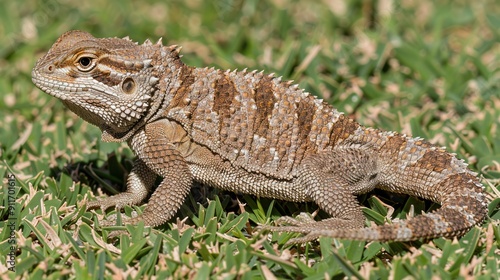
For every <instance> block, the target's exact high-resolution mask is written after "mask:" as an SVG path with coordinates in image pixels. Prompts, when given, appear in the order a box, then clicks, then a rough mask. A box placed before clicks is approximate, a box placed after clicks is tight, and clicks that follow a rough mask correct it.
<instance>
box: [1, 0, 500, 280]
mask: <svg viewBox="0 0 500 280" xmlns="http://www.w3.org/2000/svg"><path fill="white" fill-rule="evenodd" d="M71 29H81V30H85V31H88V32H90V33H92V34H93V35H94V36H96V37H113V36H117V37H124V36H129V37H130V38H132V39H133V40H136V41H139V42H142V41H144V40H145V39H147V38H150V39H151V40H153V41H155V40H157V39H158V38H160V37H163V42H164V44H178V45H181V46H183V51H182V53H183V54H184V57H183V60H184V62H185V63H187V64H190V65H194V66H200V67H205V66H214V67H217V68H223V69H235V68H237V69H243V68H249V69H251V70H253V69H258V70H265V71H266V72H274V73H276V74H277V75H280V76H283V77H284V79H293V80H295V81H296V82H297V83H299V84H300V86H302V87H303V88H305V89H307V90H308V91H309V92H311V93H312V94H315V95H317V96H319V97H321V98H324V99H325V100H327V101H328V102H330V103H332V104H333V105H334V106H335V107H336V108H338V109H339V110H340V111H343V112H345V113H346V114H348V115H349V116H351V117H352V118H354V119H356V120H357V121H359V122H360V123H361V124H363V125H366V126H372V127H377V128H381V129H386V130H393V131H399V132H403V133H406V134H411V135H414V136H420V137H424V138H426V139H428V140H430V141H431V142H433V143H436V144H438V145H441V146H446V147H447V148H448V150H449V151H451V152H454V153H457V155H458V157H460V158H463V159H465V160H466V161H467V162H468V163H470V167H471V169H473V170H475V171H476V172H478V173H480V175H481V176H483V177H484V178H485V179H484V180H483V183H484V184H485V185H486V187H487V191H488V192H489V195H490V197H491V198H492V202H491V204H490V218H489V219H488V220H487V222H486V223H485V224H484V225H483V226H482V227H481V228H478V229H474V230H472V231H471V232H470V233H468V234H467V235H466V236H465V237H464V238H462V239H461V240H460V241H456V240H455V241H450V240H445V239H436V240H433V241H431V242H424V243H422V242H413V243H397V242H396V243H365V242H352V241H339V240H333V241H332V240H331V239H328V238H322V239H320V241H319V242H313V243H311V244H307V245H306V246H293V247H283V245H282V244H283V243H284V242H286V240H288V239H289V238H291V237H293V235H286V234H282V235H278V234H273V235H271V239H270V240H268V239H267V238H265V236H264V237H263V236H258V235H251V233H252V227H253V226H254V225H255V224H256V223H265V222H270V221H272V220H274V219H275V218H276V217H279V216H280V215H291V214H297V213H298V212H300V211H308V212H312V211H314V210H316V209H317V207H316V206H315V205H314V204H294V203H275V202H273V201H272V200H266V199H257V198H255V197H248V196H243V197H238V198H239V200H236V199H235V197H234V196H232V195H229V194H226V193H222V194H219V195H220V196H215V194H217V193H218V192H217V191H216V190H211V189H206V188H203V187H199V188H196V189H195V191H193V194H192V195H190V197H189V198H188V199H187V201H186V203H185V205H184V206H183V208H182V209H181V210H180V211H179V213H178V217H179V218H180V219H183V218H185V217H189V219H188V220H187V221H185V222H181V221H177V222H175V221H173V223H171V224H167V225H165V226H164V227H162V228H160V230H152V231H151V232H150V235H149V236H148V237H147V238H143V237H142V235H143V232H144V231H148V232H149V231H150V230H148V229H144V228H141V227H140V226H139V227H134V228H130V231H131V236H130V237H124V238H122V239H120V240H119V241H118V242H116V243H112V242H108V243H106V242H104V241H103V240H102V238H103V237H104V238H106V233H104V234H103V233H101V232H100V231H96V230H95V228H94V226H93V223H95V222H96V217H97V215H100V211H97V212H98V213H97V214H96V213H90V212H89V213H86V212H85V211H84V208H82V207H78V206H76V205H77V203H81V202H80V201H82V200H83V198H84V197H88V196H93V194H92V193H93V192H94V193H97V194H99V193H101V192H102V191H104V192H106V193H108V194H109V193H113V192H116V189H117V188H118V189H120V188H121V187H122V186H123V184H124V180H125V178H126V174H127V170H129V169H130V167H131V161H132V159H133V154H132V153H131V151H130V150H129V149H128V148H127V147H126V145H124V144H110V143H102V142H101V141H100V132H99V130H98V129H96V128H95V127H92V126H90V125H88V124H86V123H84V122H82V121H81V120H80V119H78V118H77V117H76V116H75V115H74V114H72V113H70V112H68V111H67V110H65V109H64V106H62V104H60V102H59V101H57V100H55V99H54V98H51V97H49V96H48V95H46V94H44V93H42V92H41V91H39V90H38V89H36V88H35V87H34V86H33V84H32V83H31V79H30V71H31V67H32V66H33V65H34V63H35V61H36V59H37V58H38V57H40V56H41V55H42V54H43V53H44V52H46V51H47V50H48V49H49V48H50V46H51V45H52V43H53V42H54V41H55V40H56V39H57V38H58V37H59V35H60V34H62V33H64V32H65V31H67V30H71ZM499 69H500V4H498V3H497V1H494V0H480V1H474V2H473V3H471V2H470V1H446V0H439V1H429V0H423V1H415V0H403V1H392V0H378V1H377V0H371V1H360V0H352V1H341V0H323V1H306V0H296V1H292V0H274V1H258V0H254V1H251V0H246V1H244V0H236V1H200V0H187V1H176V0H174V1H118V0H113V1H107V2H105V3H103V1H97V0H90V1H75V0H64V1H63V0H48V1H35V0H25V1H3V2H2V7H1V9H0V153H1V154H0V157H1V159H2V162H0V176H1V177H2V178H5V177H6V176H7V174H14V175H15V176H16V178H17V182H16V184H17V194H16V196H17V203H16V211H17V212H16V219H17V225H18V228H19V231H18V233H17V241H18V251H17V253H18V255H17V272H18V274H17V275H18V276H17V277H18V278H26V277H28V276H30V277H32V278H37V277H43V278H50V279H55V278H60V277H64V278H101V277H104V278H111V277H112V275H114V274H121V275H123V278H138V277H148V276H152V275H156V276H157V277H158V278H162V277H172V278H193V279H207V277H211V278H227V279H234V278H240V279H243V278H244V279H248V278H268V279H273V277H277V278H308V279H319V278H321V279H322V278H328V277H335V278H341V277H345V276H353V277H358V278H361V277H364V278H387V277H392V278H394V279H400V278H404V277H413V278H424V277H427V278H431V277H432V276H435V277H439V278H441V279H447V278H468V277H474V278H476V279H481V278H484V279H491V278H497V279H498V278H499V275H498V274H499V272H498V270H499V267H500V264H499V262H500V261H499V257H498V256H499V254H500V249H499V248H500V245H499V240H500V232H499V231H500V230H499V222H498V219H499V218H500V214H499V212H498V207H497V205H498V203H499V199H498V197H499V195H498V194H499V191H498V190H499V180H500V129H499V127H498V124H499V123H500V70H499ZM73 182H76V183H73ZM6 185H7V179H4V181H3V186H4V189H3V195H2V196H3V198H4V202H6V201H7V200H8V197H7V192H6V191H5V188H6ZM377 196H378V197H380V199H381V200H378V199H375V198H374V197H373V196H371V195H366V196H362V197H360V201H361V203H363V205H365V206H367V208H366V210H365V212H366V213H367V214H368V215H369V220H370V221H375V222H378V223H380V222H383V221H384V219H385V215H386V214H387V209H386V207H385V206H384V204H383V203H385V202H388V204H390V205H392V206H394V208H395V209H394V210H395V211H394V212H395V215H394V216H396V217H400V218H405V217H406V215H410V214H409V213H412V211H415V212H416V213H419V212H420V211H421V210H426V211H427V210H428V209H429V207H430V208H431V209H432V208H433V207H435V205H427V204H425V203H423V202H421V201H419V200H416V199H409V200H408V199H407V198H405V197H403V198H401V197H395V196H391V195H386V194H378V193H377ZM207 197H208V198H210V202H207V200H206V198H207ZM238 201H241V202H242V203H246V205H238V203H237V202H238ZM4 205H6V203H4ZM410 205H414V206H413V207H414V208H412V207H411V206H410ZM134 209H135V210H137V211H141V209H143V207H138V208H134ZM134 209H132V208H127V209H126V213H127V214H129V213H130V212H131V211H132V210H134ZM320 215H321V214H320ZM0 217H2V219H1V220H0V230H2V232H1V233H0V236H1V238H0V240H1V242H0V255H1V254H5V252H8V248H9V244H8V242H7V240H8V236H9V234H10V233H9V231H8V230H5V228H6V223H7V218H8V212H7V208H6V207H0ZM99 217H101V216H99ZM101 218H102V217H101ZM5 265H6V264H5V262H4V261H3V257H2V261H0V273H5V272H6V267H5ZM10 277H14V274H12V273H11V274H10Z"/></svg>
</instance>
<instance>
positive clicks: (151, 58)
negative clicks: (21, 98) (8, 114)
mask: <svg viewBox="0 0 500 280" xmlns="http://www.w3.org/2000/svg"><path fill="white" fill-rule="evenodd" d="M32 79H33V82H34V83H35V85H36V86H37V87H39V88H40V89H41V90H43V91H45V92H46V93H48V94H50V95H52V96H54V97H56V98H59V99H60V100H61V101H62V102H63V103H64V104H65V105H66V106H67V107H68V108H69V109H70V110H72V111H73V112H75V113H76V114H77V115H78V116H80V117H82V118H83V119H84V120H86V121H88V122H89V123H91V124H94V125H96V126H98V127H99V128H100V129H101V130H102V132H103V139H104V140H105V141H127V142H128V144H129V146H130V147H131V148H132V150H133V151H134V152H135V154H136V155H137V157H138V159H137V160H136V163H135V165H134V167H133V169H132V172H131V173H130V175H129V178H128V181H127V191H126V192H125V193H122V194H118V195H115V196H112V197H108V198H105V199H103V200H99V201H95V202H91V203H89V205H88V207H89V208H95V207H101V208H102V209H103V210H105V209H107V208H109V207H113V206H114V207H117V208H121V207H123V206H124V205H133V204H139V203H141V202H142V201H143V200H144V199H145V198H146V197H147V195H148V194H149V193H150V192H151V191H152V190H153V184H154V181H155V179H156V177H157V176H161V177H163V181H162V182H161V184H160V185H159V186H158V188H157V189H156V190H155V191H154V192H153V194H152V196H151V198H150V200H149V202H148V204H147V207H146V208H145V210H144V213H143V215H141V216H139V217H136V218H132V219H130V220H127V221H126V222H127V223H131V224H135V223H137V222H138V221H140V220H144V222H145V224H146V225H149V226H158V225H160V224H163V223H165V222H167V221H168V220H169V219H171V218H172V217H173V216H174V215H175V213H176V211H177V210H178V209H179V207H180V206H181V204H182V202H183V201H184V199H185V197H186V196H187V194H188V192H189V190H190V187H191V185H192V184H193V182H200V183H203V184H207V185H210V186H214V187H217V188H220V189H225V190H230V191H233V192H240V193H248V194H252V195H256V196H262V197H271V198H276V199H282V200H289V201H297V202H305V201H314V202H315V203H317V204H318V205H319V207H321V209H323V210H324V211H326V212H327V213H328V214H330V215H331V216H332V217H331V218H329V219H326V220H323V221H319V222H315V221H312V220H307V219H305V220H304V219H303V220H295V219H292V218H289V217H287V218H283V219H282V222H284V223H287V224H289V225H287V226H276V227H265V228H267V229H270V230H274V231H292V232H300V233H303V234H305V236H304V237H301V238H298V239H295V240H293V241H294V242H306V241H309V240H312V239H314V238H316V237H318V236H331V237H337V238H348V239H360V240H378V241H408V240H416V239H421V238H426V239H428V238H435V237H440V236H444V237H453V236H460V235H462V234H464V233H465V232H467V231H468V230H469V229H470V228H471V227H473V226H474V225H477V224H479V223H481V222H482V221H483V220H484V218H485V217H486V205H487V202H486V198H485V195H484V191H483V186H482V185H481V183H480V182H479V180H478V178H477V177H476V174H475V173H473V172H472V171H470V170H469V169H467V165H466V164H465V163H464V162H463V161H462V160H458V159H457V158H456V157H455V156H453V155H452V154H450V153H448V152H446V151H445V150H444V149H442V148H438V147H436V146H433V145H432V144H430V143H429V142H426V141H424V140H422V139H419V138H411V137H407V136H405V135H400V134H397V133H394V132H385V131H379V130H376V129H371V128H364V127H362V126H360V125H359V124H358V123H356V122H354V121H352V120H350V119H348V118H347V117H345V116H344V115H343V114H342V113H339V112H338V111H337V110H335V109H334V108H333V107H331V106H330V105H329V104H327V103H325V102H323V101H322V100H320V99H317V98H315V97H313V96H311V95H309V94H308V93H306V92H304V91H303V90H302V89H299V88H298V87H297V86H296V85H292V84H291V83H290V82H283V81H281V79H280V78H275V77H273V76H272V75H264V74H262V73H257V72H247V71H245V70H244V71H240V72H238V71H221V70H216V69H213V68H211V69H208V68H194V67H190V66H187V65H184V63H183V62H182V61H181V60H180V58H179V54H178V48H177V47H176V46H169V47H167V46H163V45H162V44H161V42H158V43H157V44H152V43H151V42H149V41H146V42H145V43H144V44H142V45H138V44H137V43H134V42H132V41H130V40H129V39H128V38H124V39H118V38H106V39H97V38H94V37H92V36H91V35H90V34H88V33H85V32H82V31H70V32H67V33H65V34H63V35H62V36H61V37H60V38H59V39H58V40H57V42H56V43H55V44H54V45H53V46H52V48H51V49H50V50H49V52H48V53H47V54H46V55H45V56H44V57H42V58H41V59H40V60H39V61H38V62H37V64H36V66H35V67H34V69H33V72H32ZM374 188H380V189H383V190H387V191H391V192H395V193H404V194H409V195H413V196H418V197H421V198H424V199H428V200H431V201H434V202H437V203H440V204H441V208H440V209H438V210H436V211H433V212H431V213H427V214H423V215H420V216H417V217H414V218H412V219H411V220H405V221H398V222H395V223H394V224H389V225H384V226H377V227H369V228H364V227H363V226H364V220H365V218H364V216H363V214H362V211H361V208H360V206H359V205H358V203H357V201H356V199H355V195H358V194H362V193H366V192H369V191H371V190H373V189H374Z"/></svg>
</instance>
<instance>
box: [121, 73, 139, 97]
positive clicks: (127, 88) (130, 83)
mask: <svg viewBox="0 0 500 280" xmlns="http://www.w3.org/2000/svg"><path fill="white" fill-rule="evenodd" d="M135 88H136V86H135V81H134V79H132V78H130V77H127V78H125V80H123V82H122V90H123V92H124V93H126V94H132V93H134V92H135Z"/></svg>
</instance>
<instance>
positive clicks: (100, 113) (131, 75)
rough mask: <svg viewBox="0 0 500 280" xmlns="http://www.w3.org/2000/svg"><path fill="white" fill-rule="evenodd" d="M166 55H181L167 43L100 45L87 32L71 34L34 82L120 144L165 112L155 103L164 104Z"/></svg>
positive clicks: (110, 41) (108, 41)
mask: <svg viewBox="0 0 500 280" xmlns="http://www.w3.org/2000/svg"><path fill="white" fill-rule="evenodd" d="M166 51H170V52H168V53H169V54H170V53H173V54H177V53H176V52H175V48H173V47H170V48H169V47H163V46H162V45H161V42H159V43H158V44H152V43H151V42H150V41H149V40H147V41H146V42H145V43H144V44H142V45H138V44H137V43H134V42H132V41H131V40H130V39H128V38H123V39H119V38H105V39H97V38H94V37H93V36H92V35H90V34H89V33H86V32H83V31H69V32H66V33H64V34H63V35H61V37H60V38H59V39H58V40H57V41H56V42H55V43H54V45H53V46H52V48H51V49H50V50H49V52H48V53H47V54H46V55H45V56H43V57H42V58H40V59H39V60H38V62H37V63H36V65H35V67H34V68H33V71H32V80H33V82H34V84H35V85H36V86H37V87H38V88H40V89H41V90H43V91H44V92H46V93H48V94H50V95H52V96H54V97H56V98H58V99H60V100H61V101H62V102H63V104H64V105H65V106H66V107H67V108H69V109H70V110H71V111H73V112H75V113H76V114H77V115H78V116H80V117H81V118H83V119H84V120H85V121H87V122H89V123H91V124H93V125H96V126H98V127H99V128H100V129H101V130H102V131H103V138H104V136H105V135H108V138H109V137H110V138H111V139H108V140H124V139H120V138H124V135H127V134H128V132H129V131H130V130H131V129H132V128H134V127H136V126H137V125H138V124H140V123H144V122H145V120H144V119H147V118H149V117H151V116H152V114H154V112H153V111H155V110H154V109H157V107H158V106H159V105H156V104H154V103H155V100H156V103H157V102H158V100H160V99H161V98H160V97H157V96H155V95H157V94H159V91H158V88H159V83H160V81H159V80H160V77H159V74H161V73H162V72H163V74H164V72H165V71H164V69H163V68H164V66H163V65H164V64H165V63H163V61H162V60H164V59H162V57H165V52H166ZM162 54H163V55H162ZM177 57H178V56H177ZM155 59H156V60H159V61H156V60H155ZM159 68H161V69H159ZM154 107H156V108H154Z"/></svg>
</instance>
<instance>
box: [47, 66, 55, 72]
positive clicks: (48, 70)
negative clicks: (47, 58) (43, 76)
mask: <svg viewBox="0 0 500 280" xmlns="http://www.w3.org/2000/svg"><path fill="white" fill-rule="evenodd" d="M54 68H55V67H54V64H50V65H49V66H47V72H49V73H52V72H54Z"/></svg>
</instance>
